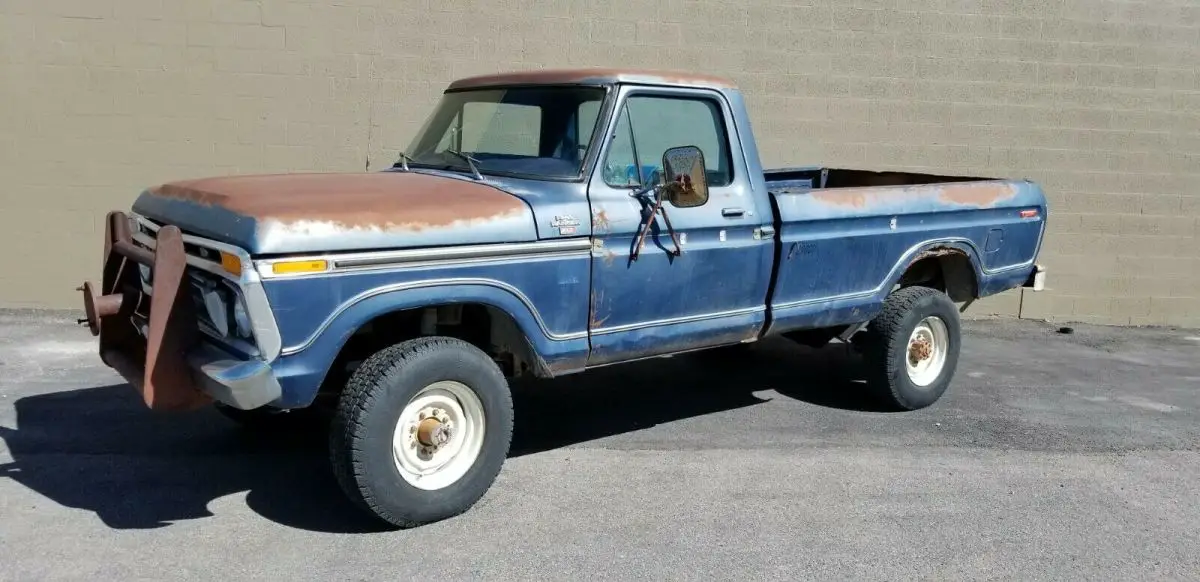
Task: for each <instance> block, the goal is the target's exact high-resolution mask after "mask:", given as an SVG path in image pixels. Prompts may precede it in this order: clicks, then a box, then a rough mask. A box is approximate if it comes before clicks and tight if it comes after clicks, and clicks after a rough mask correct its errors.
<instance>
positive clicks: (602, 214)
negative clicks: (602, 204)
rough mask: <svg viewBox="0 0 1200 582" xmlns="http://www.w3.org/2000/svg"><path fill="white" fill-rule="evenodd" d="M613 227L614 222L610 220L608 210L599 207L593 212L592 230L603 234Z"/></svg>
mask: <svg viewBox="0 0 1200 582" xmlns="http://www.w3.org/2000/svg"><path fill="white" fill-rule="evenodd" d="M611 229H612V223H610V222H609V220H608V211H607V210H604V209H597V210H596V212H595V213H593V214H592V230H593V231H595V232H599V233H601V234H608V233H609V231H610V230H611Z"/></svg>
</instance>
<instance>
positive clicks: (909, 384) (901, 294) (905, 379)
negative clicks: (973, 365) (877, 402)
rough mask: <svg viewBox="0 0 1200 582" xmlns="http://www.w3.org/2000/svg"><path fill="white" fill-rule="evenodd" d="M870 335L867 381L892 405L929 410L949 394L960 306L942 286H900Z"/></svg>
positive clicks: (866, 350) (866, 346)
mask: <svg viewBox="0 0 1200 582" xmlns="http://www.w3.org/2000/svg"><path fill="white" fill-rule="evenodd" d="M864 339H865V342H864V345H863V356H864V358H865V359H866V362H867V368H868V378H867V382H868V385H870V387H871V388H872V390H873V391H874V392H875V393H876V395H878V396H879V398H880V399H881V400H883V402H884V403H885V404H886V405H887V406H888V407H889V408H893V409H898V410H917V409H920V408H925V407H927V406H930V405H931V404H933V403H934V402H937V401H938V399H940V398H941V397H942V395H943V394H945V392H946V390H947V388H949V386H950V381H951V380H952V379H953V377H954V371H955V369H956V368H957V366H958V356H959V347H960V344H961V328H960V323H959V317H958V309H956V308H955V306H954V302H953V301H951V300H950V298H949V297H948V296H947V295H946V294H945V293H942V292H941V291H938V290H937V289H932V288H929V287H905V288H902V289H897V290H896V291H894V292H892V294H891V295H889V296H888V298H887V300H886V301H885V302H884V306H883V311H881V312H880V313H879V315H878V316H876V317H875V319H874V320H872V321H871V324H870V325H869V326H868V327H867V330H866V337H865V338H864Z"/></svg>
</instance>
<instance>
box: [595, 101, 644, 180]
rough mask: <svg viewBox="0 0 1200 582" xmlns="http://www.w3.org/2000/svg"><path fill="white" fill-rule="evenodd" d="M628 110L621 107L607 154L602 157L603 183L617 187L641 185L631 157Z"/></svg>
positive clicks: (631, 135)
mask: <svg viewBox="0 0 1200 582" xmlns="http://www.w3.org/2000/svg"><path fill="white" fill-rule="evenodd" d="M631 128H632V126H631V125H630V124H629V110H628V109H626V108H624V107H622V108H621V114H620V115H619V116H617V126H616V128H615V129H614V130H613V138H612V143H611V144H609V146H608V156H607V157H605V158H604V183H605V184H608V185H609V186H614V187H617V188H626V187H629V186H639V185H641V183H642V182H641V180H639V179H638V175H637V170H638V164H637V160H636V159H634V157H633V133H632V131H630V130H631Z"/></svg>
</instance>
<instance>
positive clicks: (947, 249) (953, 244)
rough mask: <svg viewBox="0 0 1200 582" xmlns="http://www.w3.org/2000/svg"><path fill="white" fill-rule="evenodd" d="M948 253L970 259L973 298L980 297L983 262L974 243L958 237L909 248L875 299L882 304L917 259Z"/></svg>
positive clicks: (982, 282) (983, 278) (982, 286)
mask: <svg viewBox="0 0 1200 582" xmlns="http://www.w3.org/2000/svg"><path fill="white" fill-rule="evenodd" d="M950 254H953V255H960V256H966V257H967V260H968V261H970V263H971V270H972V272H973V274H974V279H975V280H974V281H973V283H974V284H975V286H974V288H975V292H974V295H975V298H978V297H980V294H981V293H982V292H983V289H984V281H985V273H984V270H983V263H982V262H981V261H980V259H979V250H978V249H977V248H976V247H975V243H973V242H971V241H970V240H968V239H965V238H958V239H946V240H939V241H929V242H925V243H921V244H920V245H918V246H916V247H913V248H912V249H910V250H909V251H908V252H907V253H905V255H904V257H903V258H902V259H901V260H900V261H899V262H898V263H897V264H896V266H895V267H894V268H893V270H892V273H891V274H890V275H889V276H888V280H887V284H886V285H884V287H883V289H881V290H880V292H879V293H880V294H879V295H878V296H877V297H876V300H877V301H878V303H879V304H880V305H882V302H883V301H884V300H885V299H886V298H887V296H888V295H889V294H890V293H891V292H892V289H893V288H895V287H896V284H897V283H899V282H900V279H901V278H902V277H903V276H904V274H905V273H906V272H907V271H908V269H909V268H910V267H912V266H913V265H915V264H916V263H917V262H918V261H921V260H923V259H926V258H929V257H938V256H945V255H950Z"/></svg>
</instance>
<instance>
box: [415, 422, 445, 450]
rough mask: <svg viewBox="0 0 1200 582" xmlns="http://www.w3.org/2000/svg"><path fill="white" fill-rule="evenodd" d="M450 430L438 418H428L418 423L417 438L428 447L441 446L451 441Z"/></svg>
mask: <svg viewBox="0 0 1200 582" xmlns="http://www.w3.org/2000/svg"><path fill="white" fill-rule="evenodd" d="M450 430H451V429H450V426H449V425H448V424H443V423H442V421H440V420H438V419H437V418H433V417H430V418H426V419H425V420H422V421H421V423H420V424H418V425H417V440H418V441H420V443H421V444H423V445H425V446H427V447H440V446H442V445H444V444H446V443H448V442H450Z"/></svg>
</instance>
